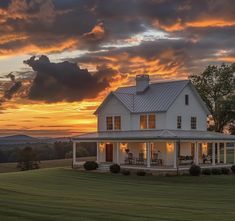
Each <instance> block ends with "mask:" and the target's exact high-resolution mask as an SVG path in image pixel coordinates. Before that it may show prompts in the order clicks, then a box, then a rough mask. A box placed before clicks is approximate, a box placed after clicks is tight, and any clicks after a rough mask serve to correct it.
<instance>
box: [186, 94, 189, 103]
mask: <svg viewBox="0 0 235 221" xmlns="http://www.w3.org/2000/svg"><path fill="white" fill-rule="evenodd" d="M188 104H189V97H188V94H186V95H185V105H188Z"/></svg>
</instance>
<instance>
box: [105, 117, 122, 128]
mask: <svg viewBox="0 0 235 221" xmlns="http://www.w3.org/2000/svg"><path fill="white" fill-rule="evenodd" d="M106 129H107V130H121V116H114V117H113V116H110V117H106Z"/></svg>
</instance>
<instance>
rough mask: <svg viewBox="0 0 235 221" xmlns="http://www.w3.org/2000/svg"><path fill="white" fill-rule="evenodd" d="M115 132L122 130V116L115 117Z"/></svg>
mask: <svg viewBox="0 0 235 221" xmlns="http://www.w3.org/2000/svg"><path fill="white" fill-rule="evenodd" d="M114 130H121V117H120V116H115V117H114Z"/></svg>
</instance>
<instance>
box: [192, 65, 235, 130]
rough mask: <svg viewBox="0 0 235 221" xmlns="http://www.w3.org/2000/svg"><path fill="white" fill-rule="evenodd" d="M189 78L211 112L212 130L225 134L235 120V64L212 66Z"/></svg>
mask: <svg viewBox="0 0 235 221" xmlns="http://www.w3.org/2000/svg"><path fill="white" fill-rule="evenodd" d="M189 78H190V80H191V81H192V83H193V84H194V86H195V87H196V89H197V91H198V92H199V94H200V95H201V98H202V99H203V100H204V102H205V103H206V105H207V107H208V109H209V110H210V112H211V115H212V118H213V120H214V126H213V128H212V130H215V131H217V132H223V130H224V127H225V126H226V125H228V124H229V123H231V122H232V121H233V120H234V119H235V63H234V64H231V65H226V64H222V65H221V66H215V65H211V66H208V67H207V68H206V69H205V70H204V71H203V73H202V74H200V75H191V76H190V77H189Z"/></svg>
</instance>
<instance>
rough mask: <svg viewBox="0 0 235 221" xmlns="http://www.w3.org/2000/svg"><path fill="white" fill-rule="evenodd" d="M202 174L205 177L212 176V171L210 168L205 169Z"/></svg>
mask: <svg viewBox="0 0 235 221" xmlns="http://www.w3.org/2000/svg"><path fill="white" fill-rule="evenodd" d="M202 174H203V175H211V169H209V168H205V169H203V170H202Z"/></svg>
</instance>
